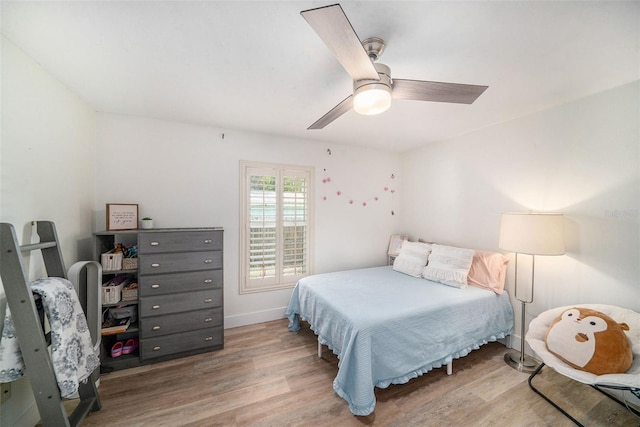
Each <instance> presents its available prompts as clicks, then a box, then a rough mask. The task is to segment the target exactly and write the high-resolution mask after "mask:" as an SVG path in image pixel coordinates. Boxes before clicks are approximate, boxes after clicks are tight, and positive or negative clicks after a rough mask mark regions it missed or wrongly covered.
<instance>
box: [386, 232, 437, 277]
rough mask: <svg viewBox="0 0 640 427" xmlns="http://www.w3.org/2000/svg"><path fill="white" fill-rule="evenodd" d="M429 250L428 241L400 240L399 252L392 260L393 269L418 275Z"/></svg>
mask: <svg viewBox="0 0 640 427" xmlns="http://www.w3.org/2000/svg"><path fill="white" fill-rule="evenodd" d="M429 252H431V245H430V244H429V243H420V242H410V241H408V240H405V241H404V242H402V247H401V248H400V253H399V254H398V256H397V257H396V259H395V260H394V261H393V269H394V270H395V271H398V272H400V273H404V274H408V275H409V276H414V277H420V274H421V273H422V269H423V268H424V266H425V265H426V264H427V259H428V258H429Z"/></svg>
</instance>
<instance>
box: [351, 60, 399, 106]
mask: <svg viewBox="0 0 640 427" xmlns="http://www.w3.org/2000/svg"><path fill="white" fill-rule="evenodd" d="M374 67H376V71H377V72H378V77H379V80H368V79H367V80H358V81H355V82H353V109H354V110H356V112H357V113H360V114H366V115H369V116H372V115H374V114H380V113H384V112H385V111H387V110H388V109H389V107H390V106H391V69H390V68H389V67H387V66H386V65H384V64H381V63H379V62H377V63H375V64H374Z"/></svg>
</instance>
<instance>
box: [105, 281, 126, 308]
mask: <svg viewBox="0 0 640 427" xmlns="http://www.w3.org/2000/svg"><path fill="white" fill-rule="evenodd" d="M123 287H124V283H121V284H119V285H117V286H103V287H102V304H115V303H118V302H120V300H121V299H122V288H123Z"/></svg>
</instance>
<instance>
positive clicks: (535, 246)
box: [498, 213, 564, 255]
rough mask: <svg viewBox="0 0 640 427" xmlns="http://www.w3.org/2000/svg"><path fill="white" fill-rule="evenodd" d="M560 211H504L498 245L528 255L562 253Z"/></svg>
mask: <svg viewBox="0 0 640 427" xmlns="http://www.w3.org/2000/svg"><path fill="white" fill-rule="evenodd" d="M563 222H564V219H563V216H562V214H554V213H503V214H502V220H501V224H500V242H499V244H498V246H499V247H500V249H503V250H505V251H511V252H518V253H522V254H530V255H563V254H564V227H563Z"/></svg>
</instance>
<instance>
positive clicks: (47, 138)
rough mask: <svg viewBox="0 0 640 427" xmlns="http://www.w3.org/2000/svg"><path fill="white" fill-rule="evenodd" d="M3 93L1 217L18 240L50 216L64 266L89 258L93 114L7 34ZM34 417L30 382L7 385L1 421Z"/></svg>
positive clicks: (0, 315) (0, 312)
mask: <svg viewBox="0 0 640 427" xmlns="http://www.w3.org/2000/svg"><path fill="white" fill-rule="evenodd" d="M1 99H2V140H1V142H0V144H1V145H0V175H1V179H0V220H1V221H2V222H9V223H11V224H13V225H14V227H15V228H16V233H17V236H18V239H19V240H20V243H21V244H25V243H27V240H28V239H29V238H30V237H31V226H30V221H32V220H52V221H54V222H55V223H56V228H57V232H58V238H59V240H60V244H61V247H62V252H63V257H64V260H65V263H66V264H67V267H69V266H71V264H73V263H74V262H76V261H78V260H79V259H88V257H90V256H91V243H90V236H91V231H92V230H91V225H92V217H91V210H92V208H93V203H94V199H93V194H94V186H95V131H96V128H95V124H96V118H95V113H94V112H93V110H92V109H91V108H89V107H88V106H87V105H86V104H85V103H84V102H83V101H82V100H81V99H79V98H78V97H77V96H76V95H75V94H74V93H72V92H70V91H69V90H68V89H67V88H66V87H64V86H62V85H61V84H60V83H59V82H58V81H57V80H55V79H54V78H52V77H51V75H49V74H48V73H47V72H46V71H44V70H43V69H42V68H41V67H40V66H39V65H38V64H36V63H35V62H34V61H33V60H31V59H30V58H29V57H27V56H26V55H24V53H23V52H22V51H21V50H19V49H18V48H17V47H16V46H15V45H14V44H12V43H11V42H10V41H9V40H7V39H6V38H5V37H2V98H1ZM26 261H27V263H28V270H29V272H30V275H31V278H32V279H33V278H36V277H40V276H41V274H42V272H43V266H42V262H41V258H40V257H39V256H37V257H36V256H33V257H28V258H27V259H26ZM0 299H4V292H3V290H2V287H1V286H0ZM2 319H4V303H3V301H0V322H1V321H2ZM38 419H39V417H38V413H37V410H35V406H34V400H33V394H32V392H31V387H30V385H29V383H28V381H27V380H25V379H22V380H19V381H16V382H13V383H11V399H10V400H9V401H8V402H7V403H5V404H4V405H2V409H1V410H0V424H1V425H3V426H4V425H6V426H10V425H11V426H12V425H34V424H35V423H36V422H38Z"/></svg>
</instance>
